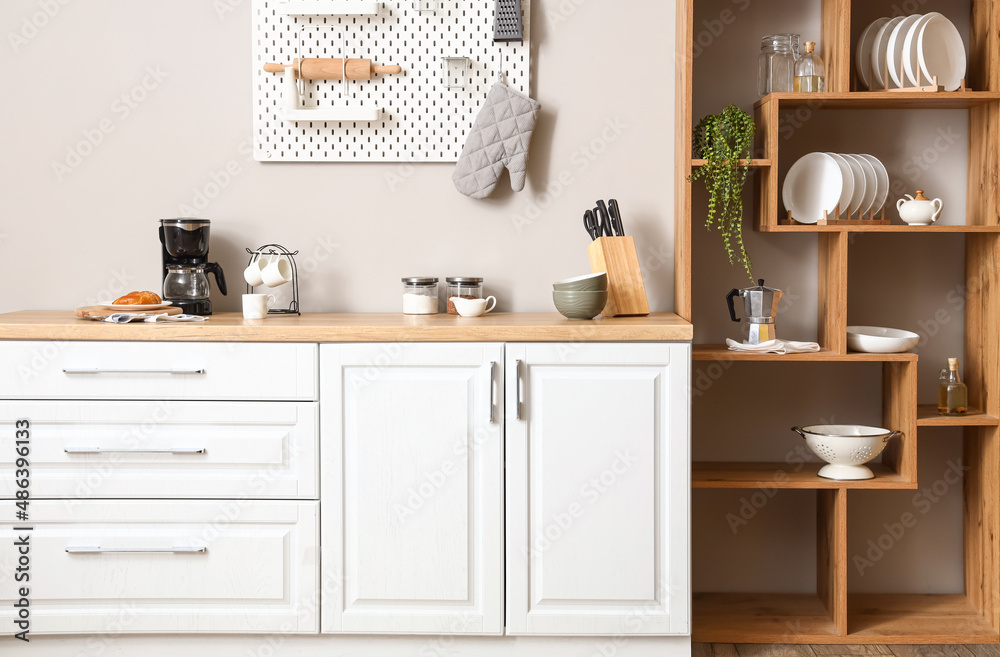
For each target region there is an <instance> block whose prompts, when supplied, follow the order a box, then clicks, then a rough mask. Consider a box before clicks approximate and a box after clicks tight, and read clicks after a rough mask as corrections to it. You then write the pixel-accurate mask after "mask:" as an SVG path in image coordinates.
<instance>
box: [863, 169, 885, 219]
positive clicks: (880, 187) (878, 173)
mask: <svg viewBox="0 0 1000 657" xmlns="http://www.w3.org/2000/svg"><path fill="white" fill-rule="evenodd" d="M859 157H863V158H865V159H866V160H868V163H869V164H871V165H872V168H873V169H875V180H876V183H877V186H876V188H875V201H874V202H873V203H872V208H871V209H872V212H874V213H875V214H878V213H879V212H881V211H882V208H883V207H885V201H886V199H888V198H889V171H888V170H887V169H886V168H885V165H884V164H882V160H880V159H878V158H877V157H875V156H874V155H861V156H859Z"/></svg>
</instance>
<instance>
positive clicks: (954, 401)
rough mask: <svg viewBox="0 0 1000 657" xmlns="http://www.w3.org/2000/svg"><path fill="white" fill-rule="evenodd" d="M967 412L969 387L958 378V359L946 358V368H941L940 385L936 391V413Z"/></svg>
mask: <svg viewBox="0 0 1000 657" xmlns="http://www.w3.org/2000/svg"><path fill="white" fill-rule="evenodd" d="M968 412H969V389H968V388H966V387H965V384H964V383H962V381H961V380H960V379H959V378H958V359H957V358H949V359H948V369H946V370H941V387H940V389H939V391H938V413H939V414H941V415H965V414H966V413H968Z"/></svg>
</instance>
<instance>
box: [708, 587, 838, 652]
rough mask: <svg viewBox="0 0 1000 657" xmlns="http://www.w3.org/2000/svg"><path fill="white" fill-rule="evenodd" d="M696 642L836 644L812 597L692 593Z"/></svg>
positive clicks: (827, 616)
mask: <svg viewBox="0 0 1000 657" xmlns="http://www.w3.org/2000/svg"><path fill="white" fill-rule="evenodd" d="M693 602H694V608H693V621H694V623H693V625H694V632H693V637H692V640H693V641H694V642H696V643H807V644H808V643H840V642H841V641H842V637H841V635H840V633H839V632H838V631H837V626H836V625H835V624H834V622H833V619H832V618H831V617H830V614H829V612H827V610H826V607H824V606H823V603H822V602H821V601H820V599H819V596H817V595H815V594H797V593H695V594H694V601H693Z"/></svg>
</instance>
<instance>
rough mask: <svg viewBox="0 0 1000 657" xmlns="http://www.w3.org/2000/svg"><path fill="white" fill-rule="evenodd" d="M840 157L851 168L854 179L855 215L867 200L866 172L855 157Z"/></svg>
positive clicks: (853, 203) (852, 201)
mask: <svg viewBox="0 0 1000 657" xmlns="http://www.w3.org/2000/svg"><path fill="white" fill-rule="evenodd" d="M840 157H842V158H844V161H845V162H847V165H848V166H849V167H851V177H852V178H853V179H854V180H853V182H854V194H853V195H851V214H852V215H854V214H857V212H858V210H860V209H861V204H862V203H863V202H864V200H865V185H866V183H867V181H866V180H865V170H864V169H862V168H861V165H860V164H859V163H858V161H857V160H856V159H854V158H853V157H850V156H847V155H843V154H841V155H840Z"/></svg>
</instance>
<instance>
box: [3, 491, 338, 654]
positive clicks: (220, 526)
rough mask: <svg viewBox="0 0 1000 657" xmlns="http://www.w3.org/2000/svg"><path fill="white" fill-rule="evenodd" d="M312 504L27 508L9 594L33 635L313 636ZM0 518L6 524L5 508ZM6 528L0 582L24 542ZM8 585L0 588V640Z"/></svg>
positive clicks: (9, 614)
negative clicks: (23, 555) (24, 597)
mask: <svg viewBox="0 0 1000 657" xmlns="http://www.w3.org/2000/svg"><path fill="white" fill-rule="evenodd" d="M178 485H182V482H178ZM317 506H318V503H317V502H251V501H248V500H226V501H215V502H201V501H177V500H174V501H162V502H157V501H149V500H145V501H132V500H128V501H126V500H119V501H113V502H94V501H84V502H78V503H76V504H75V505H74V506H72V508H71V507H69V506H68V505H66V504H64V503H63V502H61V501H34V502H32V503H31V506H30V513H31V523H30V526H31V527H33V531H32V532H31V533H30V538H28V539H27V542H28V544H29V546H30V547H29V548H28V549H29V550H30V570H29V571H28V572H29V577H30V579H29V580H28V581H27V582H24V583H23V584H19V586H21V585H23V586H28V587H29V588H30V596H29V597H30V600H31V630H32V633H37V634H88V635H103V634H105V633H108V632H110V633H112V634H118V633H129V634H150V633H188V632H191V633H216V632H239V633H246V634H267V633H282V634H285V633H315V632H317V631H318V629H319V613H318V595H319V586H318V576H319V564H318V559H317V552H318V548H319V541H318V538H319V537H318V533H319V518H318V511H317ZM0 509H2V511H3V513H4V516H5V517H13V516H12V515H11V514H13V511H14V503H13V502H3V503H2V504H0ZM16 527H17V526H14V527H12V526H11V525H9V524H8V525H5V526H3V527H0V544H2V545H3V546H4V549H2V550H0V573H13V572H14V567H15V565H16V564H17V563H18V561H17V560H18V558H19V555H18V551H17V549H9V548H8V546H11V545H14V544H15V541H18V540H20V539H21V538H23V537H25V536H26V535H27V534H26V533H25V532H23V531H18V529H17V528H16ZM14 584H15V582H14V580H13V578H11V580H10V581H8V582H7V583H6V584H5V585H4V586H3V587H0V622H2V627H3V628H4V632H8V631H10V630H9V628H12V627H14V625H13V620H14V614H15V613H16V611H17V610H16V609H15V607H14V602H15V599H14V598H13V597H12V596H14V594H15V591H17V589H15V587H14ZM70 652H72V651H70ZM126 652H128V651H126ZM195 652H196V653H197V652H199V651H195Z"/></svg>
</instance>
